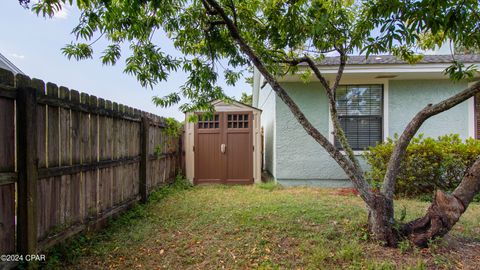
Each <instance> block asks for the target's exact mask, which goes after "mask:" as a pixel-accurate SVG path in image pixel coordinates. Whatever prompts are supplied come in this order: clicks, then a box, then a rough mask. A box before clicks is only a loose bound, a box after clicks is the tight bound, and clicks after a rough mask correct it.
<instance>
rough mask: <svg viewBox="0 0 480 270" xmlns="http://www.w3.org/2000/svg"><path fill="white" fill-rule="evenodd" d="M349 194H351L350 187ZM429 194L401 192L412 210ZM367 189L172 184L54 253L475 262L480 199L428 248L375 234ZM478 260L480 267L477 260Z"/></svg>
mask: <svg viewBox="0 0 480 270" xmlns="http://www.w3.org/2000/svg"><path fill="white" fill-rule="evenodd" d="M342 194H343V193H342ZM427 205H428V204H427V203H424V202H418V201H412V200H399V201H397V202H396V206H397V208H398V209H397V210H398V213H400V211H402V208H403V206H405V207H406V209H407V212H406V214H407V219H411V218H414V217H418V216H420V215H421V214H422V213H423V212H424V211H425V209H426V207H427ZM366 217H367V214H366V210H365V207H364V204H363V202H362V201H361V199H360V198H359V197H356V196H354V195H345V194H343V195H339V191H338V190H335V189H318V188H280V187H276V186H273V185H272V184H263V185H257V186H228V187H226V186H199V187H194V188H189V189H187V190H182V189H181V188H178V187H170V188H167V189H163V190H161V191H159V192H156V193H155V194H154V195H153V196H152V199H151V201H150V202H149V203H148V204H146V205H143V206H138V207H136V208H134V209H133V210H132V211H130V212H128V213H127V214H125V215H124V216H122V217H120V218H119V219H117V220H115V221H114V222H112V224H111V225H110V226H109V227H108V229H107V230H105V231H103V232H101V233H96V234H90V235H85V236H82V237H77V238H76V239H75V240H73V241H72V242H71V243H69V244H68V245H64V246H60V247H57V248H56V249H55V250H53V251H52V253H51V254H50V255H49V257H50V260H49V262H48V265H47V267H48V268H53V267H58V268H62V269H65V268H66V269H110V268H111V269H223V268H224V269H246V268H247V269H251V268H253V269H334V268H338V269H345V268H347V269H437V268H446V269H451V268H463V269H475V268H476V267H478V265H480V205H478V204H474V205H471V206H470V208H469V209H468V211H467V212H466V213H465V214H464V215H463V216H462V219H461V221H460V222H459V223H458V224H457V225H456V226H455V228H454V230H453V231H452V232H451V233H450V236H448V237H446V238H445V239H443V240H441V241H435V242H434V243H432V245H431V248H429V249H423V250H419V249H416V248H412V247H411V246H410V245H409V244H408V242H402V243H401V244H400V248H398V249H392V248H383V247H380V246H379V245H378V244H377V243H374V242H373V241H371V240H370V239H368V234H367V232H366V227H365V224H366ZM476 269H478V268H476Z"/></svg>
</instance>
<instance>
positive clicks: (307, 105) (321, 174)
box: [262, 80, 468, 187]
mask: <svg viewBox="0 0 480 270" xmlns="http://www.w3.org/2000/svg"><path fill="white" fill-rule="evenodd" d="M283 85H284V86H285V88H286V89H287V91H288V93H289V94H290V95H291V97H292V98H293V99H294V101H295V102H296V103H297V104H299V105H300V107H301V108H302V110H303V112H304V113H305V115H306V116H307V118H308V119H309V120H310V121H311V122H312V123H313V124H314V125H315V126H316V127H317V128H318V129H319V130H320V132H322V134H324V135H325V136H326V137H328V132H329V131H328V123H329V122H328V116H329V113H328V104H327V98H326V96H325V94H324V92H323V88H322V87H321V85H320V84H319V83H315V82H311V83H308V84H305V83H302V82H298V83H283ZM466 86H467V83H457V84H453V83H452V82H450V81H448V80H430V81H429V80H423V81H420V80H418V81H417V80H411V81H390V82H389V87H388V88H389V90H388V115H389V117H388V123H389V127H388V132H389V135H390V136H393V134H394V133H395V132H397V133H400V132H401V131H402V130H403V128H404V127H405V125H406V124H407V123H408V121H409V120H410V119H411V118H412V117H413V115H414V114H415V113H416V112H418V111H419V110H420V109H421V108H423V107H424V106H425V105H426V104H428V103H432V102H436V101H440V100H442V99H444V98H446V97H448V96H451V95H453V94H454V93H456V92H458V91H460V90H461V89H464V88H465V87H466ZM275 101H276V102H275V104H276V109H275V110H274V111H275V119H276V121H275V125H274V129H275V133H272V134H274V138H273V139H272V138H270V137H266V138H265V139H266V145H268V146H270V145H272V146H273V149H271V150H269V149H265V150H266V154H265V155H266V157H267V155H268V154H267V151H272V152H274V153H275V154H274V155H273V158H269V159H268V160H269V161H270V162H273V164H272V165H268V164H267V166H272V167H274V168H275V169H274V171H275V175H274V176H275V178H276V179H277V181H278V182H279V183H280V184H283V185H287V186H290V185H320V186H329V187H339V186H350V185H351V183H350V182H349V181H347V180H346V179H347V177H346V175H345V173H344V172H343V171H342V169H341V168H340V167H339V166H338V165H337V163H336V162H335V161H334V160H333V159H332V158H331V157H330V156H329V155H328V154H327V153H326V152H325V150H324V149H323V148H322V147H321V146H320V145H319V144H318V143H317V142H315V141H314V140H313V139H312V138H311V137H310V136H309V135H308V134H307V133H306V132H305V131H304V129H303V128H302V127H301V126H300V124H298V122H297V121H296V119H295V118H294V117H293V115H292V113H291V112H290V111H289V109H288V108H287V106H285V105H284V104H283V102H282V101H281V100H280V99H279V98H276V99H275ZM265 115H266V113H264V114H263V115H262V117H265ZM262 122H263V121H262ZM420 132H422V133H424V134H425V135H426V136H438V135H441V134H448V133H458V134H460V135H461V136H462V138H465V137H467V136H468V107H467V104H466V102H465V103H463V104H460V105H458V106H457V107H456V108H454V109H452V110H450V111H447V112H444V113H443V114H442V115H439V116H435V117H432V118H431V119H429V120H427V122H426V123H425V124H424V126H423V128H422V129H421V130H420ZM268 140H271V142H272V143H271V144H270V142H269V141H268ZM266 159H267V158H266ZM360 161H361V163H362V167H363V168H364V169H368V167H367V165H366V164H365V162H364V161H363V159H362V158H361V157H360Z"/></svg>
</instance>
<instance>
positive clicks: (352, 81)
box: [328, 79, 389, 156]
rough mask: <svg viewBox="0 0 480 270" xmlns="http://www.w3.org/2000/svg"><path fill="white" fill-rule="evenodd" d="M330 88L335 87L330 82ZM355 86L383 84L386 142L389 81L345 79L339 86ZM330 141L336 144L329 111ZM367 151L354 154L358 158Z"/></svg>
mask: <svg viewBox="0 0 480 270" xmlns="http://www.w3.org/2000/svg"><path fill="white" fill-rule="evenodd" d="M329 83H330V87H333V84H334V82H333V81H330V82H329ZM353 84H382V85H383V118H382V120H383V123H382V125H383V127H382V128H383V141H386V140H387V138H388V136H389V133H388V118H389V116H388V100H389V97H388V91H389V89H388V88H389V80H388V79H345V80H341V81H340V84H339V85H353ZM328 140H329V141H330V142H331V143H332V144H335V136H334V134H333V122H332V115H331V113H330V110H328ZM340 152H341V153H342V154H345V151H343V150H342V151H340ZM364 152H365V150H354V151H353V153H354V154H355V155H357V156H359V155H363V153H364Z"/></svg>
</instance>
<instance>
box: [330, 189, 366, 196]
mask: <svg viewBox="0 0 480 270" xmlns="http://www.w3.org/2000/svg"><path fill="white" fill-rule="evenodd" d="M335 191H336V192H335V193H334V194H335V195H340V196H359V195H360V193H358V190H357V189H355V188H338V189H335Z"/></svg>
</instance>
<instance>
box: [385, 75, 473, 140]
mask: <svg viewBox="0 0 480 270" xmlns="http://www.w3.org/2000/svg"><path fill="white" fill-rule="evenodd" d="M466 87H467V82H457V83H453V82H452V81H450V80H408V81H396V80H391V81H390V83H389V93H388V95H389V107H388V112H389V128H388V132H389V133H388V134H389V136H390V137H393V136H394V134H395V133H397V134H399V135H400V134H401V132H402V131H403V129H404V128H405V126H406V125H407V124H408V122H409V121H410V120H411V119H412V118H413V117H414V116H415V114H416V113H417V112H418V111H420V110H421V109H423V108H424V107H425V106H426V105H428V104H429V103H432V104H434V103H437V102H439V101H442V100H444V99H446V98H448V97H450V96H452V95H454V94H456V93H458V92H460V91H461V90H463V89H465V88H466ZM420 133H423V134H424V135H425V136H429V137H438V136H440V135H443V134H450V133H457V134H459V135H460V136H461V137H462V138H463V139H465V138H467V137H468V104H467V102H463V103H462V104H459V105H457V106H456V107H454V108H452V109H450V110H448V111H446V112H443V113H441V114H438V115H436V116H433V117H432V118H430V119H428V120H427V121H426V122H425V123H424V124H423V125H422V127H421V128H420V130H419V132H418V133H417V135H418V134H420Z"/></svg>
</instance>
